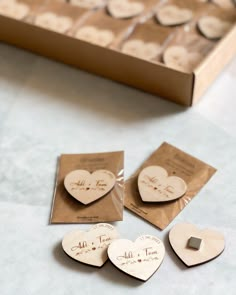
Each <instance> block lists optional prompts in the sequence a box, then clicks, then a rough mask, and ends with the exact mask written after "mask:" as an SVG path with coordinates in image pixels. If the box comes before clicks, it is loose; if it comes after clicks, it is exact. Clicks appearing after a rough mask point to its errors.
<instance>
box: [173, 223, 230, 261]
mask: <svg viewBox="0 0 236 295" xmlns="http://www.w3.org/2000/svg"><path fill="white" fill-rule="evenodd" d="M169 241H170V244H171V247H172V248H173V250H174V251H175V253H176V255H177V256H178V257H179V258H180V259H181V260H182V261H183V262H184V264H186V265H187V266H189V267H190V266H194V265H198V264H202V263H205V262H207V261H210V260H212V259H214V258H216V257H217V256H219V255H220V254H221V253H222V252H223V251H224V247H225V242H224V236H223V235H222V234H221V233H220V232H217V231H215V230H210V229H205V230H199V229H198V228H197V227H196V226H195V225H192V224H188V223H180V224H177V225H175V226H174V227H173V228H172V229H171V231H170V233H169Z"/></svg>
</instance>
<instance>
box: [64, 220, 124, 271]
mask: <svg viewBox="0 0 236 295" xmlns="http://www.w3.org/2000/svg"><path fill="white" fill-rule="evenodd" d="M118 237H119V234H118V232H117V230H116V229H115V228H114V227H113V226H112V225H110V224H107V223H99V224H96V225H94V226H93V227H92V228H91V229H90V230H89V231H87V232H83V231H81V230H75V231H72V232H70V233H68V234H66V235H65V237H64V238H63V241H62V248H63V250H64V251H65V252H66V254H67V255H69V256H70V257H71V258H73V259H75V260H77V261H79V262H82V263H85V264H89V265H92V266H97V267H101V266H102V265H103V264H104V263H105V262H106V261H107V259H108V256H107V248H108V246H109V245H110V243H111V242H112V241H113V240H115V239H117V238H118Z"/></svg>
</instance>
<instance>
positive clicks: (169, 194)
mask: <svg viewBox="0 0 236 295" xmlns="http://www.w3.org/2000/svg"><path fill="white" fill-rule="evenodd" d="M138 189H139V193H140V196H141V198H142V200H143V201H144V202H166V201H172V200H175V199H178V198H180V197H182V196H183V195H184V194H185V193H186V191H187V185H186V183H185V181H184V180H183V179H182V178H180V177H177V176H169V177H168V173H167V171H166V170H165V169H164V168H162V167H160V166H148V167H146V168H144V169H143V170H142V171H141V172H140V174H139V176H138Z"/></svg>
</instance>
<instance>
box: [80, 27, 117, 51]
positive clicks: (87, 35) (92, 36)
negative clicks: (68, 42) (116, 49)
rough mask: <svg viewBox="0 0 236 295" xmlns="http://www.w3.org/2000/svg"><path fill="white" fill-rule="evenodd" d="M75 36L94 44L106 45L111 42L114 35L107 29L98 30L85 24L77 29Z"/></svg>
mask: <svg viewBox="0 0 236 295" xmlns="http://www.w3.org/2000/svg"><path fill="white" fill-rule="evenodd" d="M75 37H76V38H77V39H80V40H83V41H86V42H89V43H92V44H95V45H99V46H104V47H106V46H109V45H110V44H111V43H112V41H113V40H114V38H115V35H114V34H113V32H111V31H109V30H100V29H97V28H95V27H92V26H85V27H83V28H81V29H79V30H78V31H77V33H76V35H75Z"/></svg>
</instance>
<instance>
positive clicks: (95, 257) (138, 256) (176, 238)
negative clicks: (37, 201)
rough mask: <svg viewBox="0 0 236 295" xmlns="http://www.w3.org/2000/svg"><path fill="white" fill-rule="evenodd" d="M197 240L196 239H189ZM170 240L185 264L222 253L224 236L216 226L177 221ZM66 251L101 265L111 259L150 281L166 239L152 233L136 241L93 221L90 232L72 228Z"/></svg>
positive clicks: (208, 258) (93, 264)
mask: <svg viewBox="0 0 236 295" xmlns="http://www.w3.org/2000/svg"><path fill="white" fill-rule="evenodd" d="M192 240H194V242H196V241H197V242H198V244H197V246H196V243H190V242H189V241H192ZM169 241H170V244H171V246H172V248H173V250H174V251H175V253H176V254H177V255H178V257H179V258H180V259H181V260H182V261H183V262H184V263H185V264H186V266H188V267H190V266H194V265H198V264H202V263H204V262H207V261H209V260H212V259H213V258H215V257H217V256H218V255H220V254H221V253H222V252H223V250H224V237H223V236H222V234H221V233H219V232H216V231H213V230H203V231H201V230H198V229H197V228H196V227H195V226H194V225H191V224H177V225H176V226H174V227H173V228H172V230H171V231H170V233H169ZM62 247H63V250H64V251H65V253H66V254H67V255H68V256H70V257H71V258H73V259H74V260H76V261H78V262H81V263H85V264H88V265H91V266H96V267H102V266H103V265H104V264H105V262H106V261H107V260H108V258H109V260H110V261H111V262H112V264H113V265H114V266H115V267H117V268H118V269H119V270H121V271H122V272H124V273H126V274H127V275H129V276H132V277H134V278H136V279H139V280H141V281H147V280H148V279H149V278H150V277H151V276H152V275H153V274H154V273H155V272H156V271H157V270H158V268H159V267H160V265H161V264H162V261H163V259H164V256H165V246H164V244H163V242H162V241H161V240H160V239H159V238H157V237H155V236H151V235H142V236H140V237H138V238H137V239H136V240H135V241H134V242H132V241H130V240H127V239H120V238H119V234H118V232H117V230H116V229H115V228H114V227H113V226H112V225H110V224H106V223H100V224H96V225H94V226H93V227H92V228H91V229H90V230H89V231H88V232H83V231H80V230H76V231H72V232H70V233H68V234H66V235H65V237H64V239H63V241H62Z"/></svg>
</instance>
